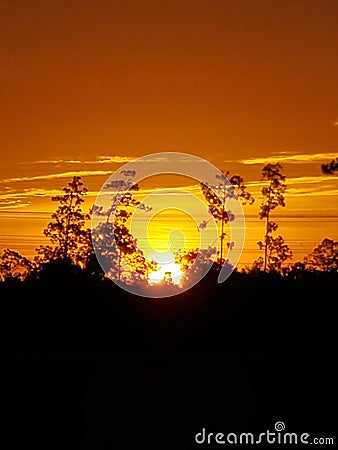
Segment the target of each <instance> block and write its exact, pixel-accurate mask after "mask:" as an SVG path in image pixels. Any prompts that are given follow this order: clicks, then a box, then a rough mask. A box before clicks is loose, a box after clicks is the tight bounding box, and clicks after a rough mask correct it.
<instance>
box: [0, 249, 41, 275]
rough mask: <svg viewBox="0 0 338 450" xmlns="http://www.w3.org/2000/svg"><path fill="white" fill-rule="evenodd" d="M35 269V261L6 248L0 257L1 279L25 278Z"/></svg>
mask: <svg viewBox="0 0 338 450" xmlns="http://www.w3.org/2000/svg"><path fill="white" fill-rule="evenodd" d="M33 269H34V263H33V262H32V261H30V260H29V259H28V258H26V257H25V256H23V255H21V254H20V253H18V252H16V251H14V250H10V249H9V248H6V249H5V250H4V251H3V253H2V255H1V257H0V280H2V281H3V280H6V279H7V278H19V279H20V280H23V279H24V278H25V277H26V276H27V275H28V274H29V273H30V272H31V271H32V270H33Z"/></svg>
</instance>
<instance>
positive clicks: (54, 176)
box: [0, 170, 111, 184]
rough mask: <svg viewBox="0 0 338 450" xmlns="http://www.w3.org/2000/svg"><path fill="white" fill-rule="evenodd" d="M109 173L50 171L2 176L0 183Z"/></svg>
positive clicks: (106, 173)
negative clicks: (42, 173) (18, 175)
mask: <svg viewBox="0 0 338 450" xmlns="http://www.w3.org/2000/svg"><path fill="white" fill-rule="evenodd" d="M110 174H111V170H78V171H68V172H60V173H50V174H46V175H33V176H28V177H12V178H4V179H3V180H0V183H1V184H4V183H18V182H21V181H38V180H54V179H58V178H73V177H90V176H98V175H110Z"/></svg>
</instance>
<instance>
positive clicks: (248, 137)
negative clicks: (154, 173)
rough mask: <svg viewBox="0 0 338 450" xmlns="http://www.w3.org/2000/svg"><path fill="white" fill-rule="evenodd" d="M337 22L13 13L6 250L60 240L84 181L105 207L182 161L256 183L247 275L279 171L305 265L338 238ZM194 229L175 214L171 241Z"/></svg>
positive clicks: (1, 176)
mask: <svg viewBox="0 0 338 450" xmlns="http://www.w3.org/2000/svg"><path fill="white" fill-rule="evenodd" d="M337 23H338V3H337V1H336V0H321V1H317V0H315V1H314V0H290V1H289V0H283V1H282V0H275V1H271V0H269V1H265V0H258V1H249V0H237V1H229V0H194V1H185V0H172V1H159V0H157V1H146V0H143V1H136V0H132V1H131V0H126V1H113V0H109V1H105V0H101V1H100V0H97V1H95V2H89V1H86V0H81V1H77V0H72V1H53V2H52V1H37V0H36V1H33V0H26V1H21V0H10V1H9V0H2V1H1V4H0V42H1V45H0V57H1V65H0V89H1V95H0V121H1V122H0V123H1V133H0V149H1V150H0V151H1V153H0V154H1V159H0V249H3V248H6V247H10V248H14V249H16V250H19V251H20V252H22V253H24V254H26V255H27V256H31V255H32V254H33V252H34V248H35V247H36V246H37V245H39V244H40V243H44V242H45V241H44V237H43V235H42V229H43V228H44V226H45V225H46V223H47V222H48V219H49V216H50V212H51V211H52V210H53V209H55V206H56V205H55V204H53V203H52V202H51V201H50V197H51V196H52V195H55V194H56V193H59V191H60V189H62V187H63V186H64V185H65V184H66V183H67V182H68V181H69V180H70V178H71V177H72V176H73V175H77V174H79V175H81V177H82V179H83V181H84V182H85V184H86V186H87V187H88V189H89V191H90V194H89V196H88V200H87V205H88V207H89V206H90V205H91V203H93V201H94V200H95V196H96V193H97V192H98V191H99V190H100V188H101V186H102V184H103V183H104V182H105V181H106V179H107V177H109V175H110V174H111V173H113V172H114V171H115V170H117V169H119V168H120V167H122V165H123V164H124V163H126V162H128V161H131V160H133V159H134V158H136V157H140V156H144V155H147V154H150V153H153V152H167V151H171V152H172V151H177V152H185V153H189V154H193V155H197V156H199V157H202V158H205V159H206V160H208V161H210V162H211V163H212V164H215V165H216V166H217V167H219V168H220V169H222V170H229V171H230V173H240V174H241V175H242V176H243V177H244V179H245V181H246V183H247V185H248V188H250V189H251V190H252V191H253V192H254V194H255V196H256V202H255V204H254V205H253V206H252V207H250V208H245V214H246V222H247V241H246V245H245V249H244V252H243V261H242V263H243V264H244V263H249V262H250V260H252V259H253V258H254V257H255V256H256V253H257V249H256V247H257V246H256V242H257V240H259V239H261V238H262V234H263V231H264V227H263V223H262V222H260V221H259V219H258V217H257V211H258V208H259V203H260V193H259V192H260V189H261V181H260V179H261V169H262V167H263V165H264V164H265V163H267V162H276V161H279V162H280V163H281V164H282V166H283V171H284V174H285V175H286V177H287V184H288V190H287V193H286V204H287V207H286V208H284V209H282V210H280V211H277V210H276V213H275V214H276V218H278V220H279V224H280V228H279V232H280V233H281V234H282V235H283V236H284V237H285V239H286V241H287V242H288V243H289V245H290V247H291V248H292V249H293V251H294V253H295V256H296V257H299V258H300V257H301V256H302V255H303V254H305V253H308V252H309V251H310V250H311V248H313V247H314V246H315V245H316V244H317V243H319V242H320V241H321V240H322V239H323V238H324V237H330V238H331V239H336V240H337V239H338V236H337V234H338V232H337V219H338V180H337V177H328V176H323V175H322V174H321V171H320V165H321V164H323V163H325V162H329V161H330V160H331V159H332V158H334V157H336V156H338V149H337V138H338V89H337V80H338V58H337V55H338V28H337ZM161 183H162V182H160V181H159V180H157V181H154V183H153V187H154V188H155V187H159V186H160V185H161V187H162V184H163V183H162V184H161ZM188 184H189V183H188ZM190 184H191V183H190ZM147 187H149V186H148V185H147ZM194 189H195V190H196V189H197V188H196V186H195V187H194V186H191V190H192V191H193V190H194ZM196 192H197V191H196ZM170 217H171V218H170ZM178 222H180V223H181V224H182V223H183V225H182V226H183V227H184V226H186V222H185V221H184V220H183V219H180V220H178V219H177V217H176V218H175V214H172V211H171V212H170V213H168V214H167V217H166V218H165V220H163V221H162V222H161V223H160V222H159V223H158V225H157V226H156V229H157V230H158V239H159V240H162V239H164V240H166V236H165V234H166V233H167V230H168V228H170V227H171V226H172V224H174V225H175V226H176V225H177V223H178ZM188 222H189V221H188ZM189 223H190V222H189ZM191 230H192V228H191ZM189 233H190V234H189ZM188 234H189V236H188V238H189V239H194V238H193V237H192V235H193V233H192V231H190V232H188Z"/></svg>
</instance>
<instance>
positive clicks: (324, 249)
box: [305, 238, 338, 272]
mask: <svg viewBox="0 0 338 450" xmlns="http://www.w3.org/2000/svg"><path fill="white" fill-rule="evenodd" d="M305 264H306V266H308V267H309V268H310V269H318V270H324V271H333V272H338V241H334V240H332V239H329V238H325V239H323V240H322V242H321V243H320V244H319V245H318V246H317V247H316V248H315V249H314V250H313V251H312V253H311V254H310V255H309V256H308V257H306V258H305Z"/></svg>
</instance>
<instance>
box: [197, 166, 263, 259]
mask: <svg viewBox="0 0 338 450" xmlns="http://www.w3.org/2000/svg"><path fill="white" fill-rule="evenodd" d="M216 178H217V180H218V182H217V183H216V184H215V185H209V184H208V183H201V184H200V186H201V190H202V193H203V195H204V198H205V199H206V201H207V204H208V210H209V212H210V214H211V215H212V216H213V218H214V219H215V220H216V222H220V224H221V230H220V236H219V238H220V258H219V259H220V261H221V262H223V251H224V239H225V237H226V233H225V225H226V224H227V223H229V222H232V221H233V220H234V218H235V217H234V215H233V213H232V212H231V211H229V210H227V209H226V201H227V199H229V198H239V199H240V200H241V202H242V204H244V205H245V204H249V205H251V204H252V203H253V202H254V201H255V200H254V197H253V196H252V194H251V193H250V192H248V191H247V188H246V186H245V184H244V180H243V178H242V177H241V176H240V175H233V176H229V172H225V173H222V174H221V175H216ZM228 181H229V182H230V184H229V183H228ZM206 226H207V223H206V222H203V223H202V224H201V225H200V229H203V228H205V227H206Z"/></svg>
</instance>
